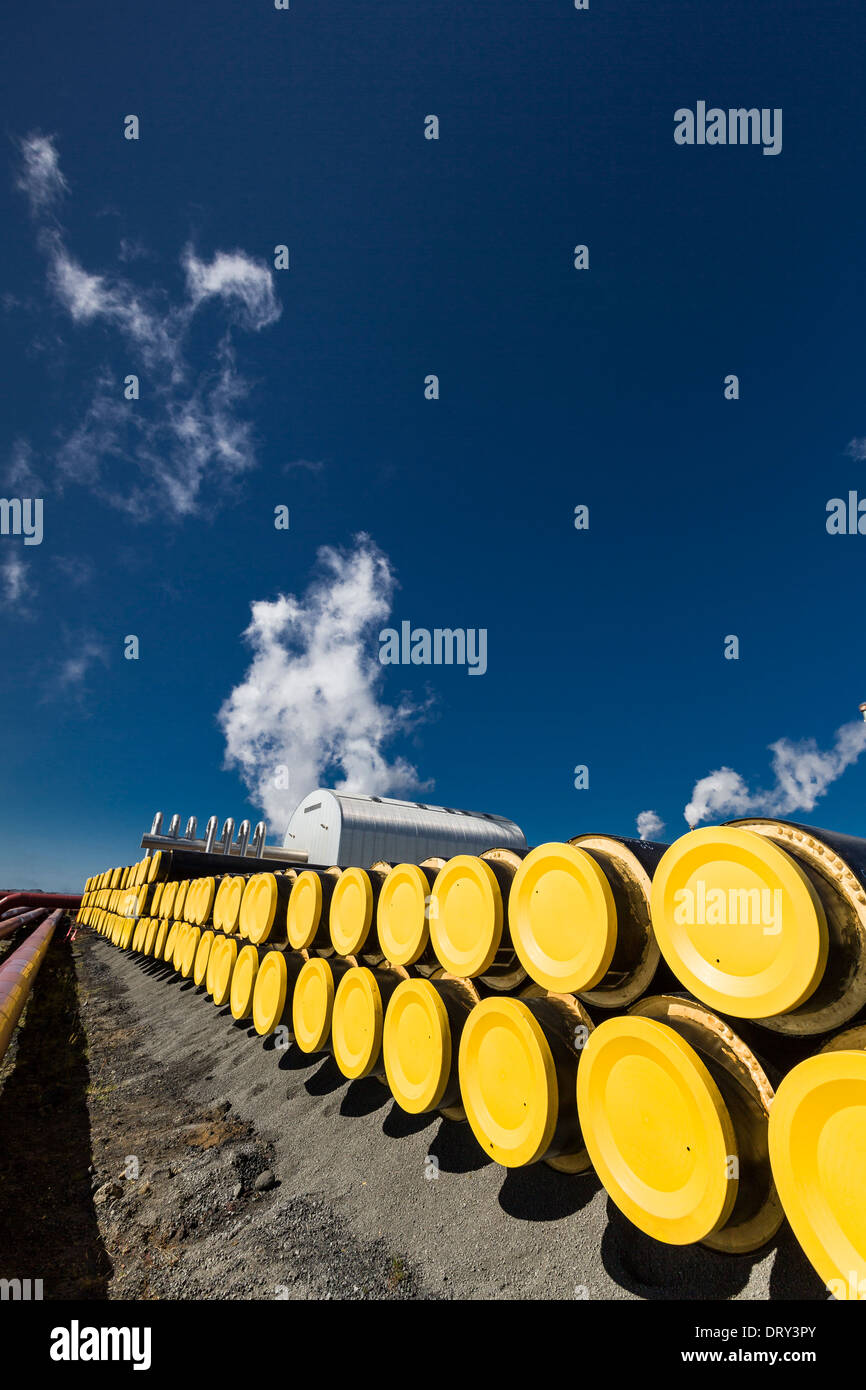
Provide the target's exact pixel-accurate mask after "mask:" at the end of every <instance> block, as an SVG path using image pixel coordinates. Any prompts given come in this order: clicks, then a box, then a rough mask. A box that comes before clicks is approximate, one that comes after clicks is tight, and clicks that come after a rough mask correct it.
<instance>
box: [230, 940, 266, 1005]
mask: <svg viewBox="0 0 866 1390" xmlns="http://www.w3.org/2000/svg"><path fill="white" fill-rule="evenodd" d="M258 973H259V953H258V951H257V949H256V947H255V946H244V947H243V949H242V950H241V951H240V953H239V955H238V958H237V960H236V962H235V968H234V970H233V971H232V985H231V992H230V995H229V1006H230V1008H231V1011H232V1018H236V1019H238V1020H240V1019H242V1018H249V1016H250V1014H251V1013H252V1009H253V993H254V991H255V987H256V976H257V975H258Z"/></svg>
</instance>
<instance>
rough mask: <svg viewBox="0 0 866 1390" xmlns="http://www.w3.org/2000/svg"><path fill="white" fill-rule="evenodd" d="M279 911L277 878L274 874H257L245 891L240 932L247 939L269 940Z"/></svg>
mask: <svg viewBox="0 0 866 1390" xmlns="http://www.w3.org/2000/svg"><path fill="white" fill-rule="evenodd" d="M276 911H277V880H276V879H275V877H274V875H273V874H255V875H254V877H253V878H251V879H250V881H249V883H248V884H247V886H246V890H245V892H244V896H243V900H242V902H241V912H240V933H241V936H245V937H246V938H247V940H249V941H254V942H259V941H267V939H268V937H269V936H270V934H271V928H272V927H273V925H274V917H275V916H276Z"/></svg>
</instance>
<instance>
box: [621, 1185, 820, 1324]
mask: <svg viewBox="0 0 866 1390" xmlns="http://www.w3.org/2000/svg"><path fill="white" fill-rule="evenodd" d="M607 1218H608V1224H607V1227H606V1229H605V1232H604V1236H603V1237H602V1242H601V1258H602V1262H603V1264H604V1267H605V1269H606V1270H607V1272H608V1274H609V1275H610V1277H611V1278H612V1279H615V1280H616V1282H617V1283H618V1284H620V1285H621V1286H622V1287H623V1288H625V1289H629V1290H630V1292H631V1293H635V1294H638V1295H639V1296H640V1297H641V1298H646V1299H650V1300H662V1299H694V1300H696V1301H697V1302H705V1301H706V1300H707V1299H713V1298H716V1299H723V1298H733V1297H734V1296H735V1295H736V1294H738V1293H741V1292H742V1291H743V1289H744V1288H745V1287H746V1285H747V1284H748V1282H749V1279H750V1278H751V1274H752V1269H753V1268H754V1266H755V1265H756V1264H760V1263H761V1261H762V1260H765V1259H766V1258H767V1256H768V1254H770V1253H771V1252H772V1251H773V1249H774V1248H775V1256H774V1260H773V1270H772V1275H771V1278H770V1298H771V1299H809V1300H812V1299H821V1298H826V1297H827V1291H826V1289H825V1288H824V1285H823V1284H822V1283H821V1280H820V1279H819V1278H818V1275H817V1274H816V1273H815V1271H814V1270H813V1269H812V1266H811V1265H810V1264H809V1261H808V1260H807V1259H806V1256H805V1255H804V1254H803V1252H802V1250H801V1249H800V1246H799V1245H798V1243H797V1241H796V1240H795V1238H794V1234H793V1232H792V1231H791V1229H790V1227H789V1226H787V1225H786V1226H783V1227H782V1230H781V1231H780V1233H779V1236H778V1237H777V1240H776V1242H775V1246H774V1245H770V1246H764V1248H763V1249H762V1250H756V1251H754V1252H753V1253H752V1254H750V1255H721V1254H717V1253H716V1252H715V1251H713V1250H707V1249H706V1248H705V1247H704V1246H702V1245H664V1244H663V1243H662V1242H661V1241H658V1240H653V1238H652V1237H651V1236H648V1235H646V1234H645V1233H644V1232H643V1231H639V1230H638V1228H637V1227H636V1226H633V1225H632V1224H631V1222H630V1221H628V1220H627V1219H626V1217H625V1216H623V1214H622V1212H621V1211H620V1210H619V1208H618V1207H617V1206H615V1205H614V1203H613V1202H612V1201H611V1200H610V1199H608V1203H607Z"/></svg>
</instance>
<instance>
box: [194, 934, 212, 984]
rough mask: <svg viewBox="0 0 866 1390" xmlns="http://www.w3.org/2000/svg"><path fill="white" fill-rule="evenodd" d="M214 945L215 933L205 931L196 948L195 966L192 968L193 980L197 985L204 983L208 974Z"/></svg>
mask: <svg viewBox="0 0 866 1390" xmlns="http://www.w3.org/2000/svg"><path fill="white" fill-rule="evenodd" d="M212 945H213V932H212V931H203V932H202V934H201V937H200V939H199V943H198V946H197V948H196V953H195V964H194V965H193V968H192V978H193V980H194V982H195V984H197V985H200V984H201V983H202V981H203V980H204V977H205V975H206V974H207V963H208V960H209V959H210V949H211V946H212Z"/></svg>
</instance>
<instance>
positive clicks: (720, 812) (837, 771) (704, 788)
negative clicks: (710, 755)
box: [683, 720, 866, 825]
mask: <svg viewBox="0 0 866 1390" xmlns="http://www.w3.org/2000/svg"><path fill="white" fill-rule="evenodd" d="M864 750H866V723H864V722H863V721H862V720H857V721H856V722H854V723H851V724H843V725H842V727H841V728H840V729H837V730H836V735H835V741H834V744H833V747H832V748H829V749H826V750H822V749H820V748H819V747H818V745H817V743H816V742H815V740H814V739H813V738H810V739H802V740H800V741H797V742H793V741H792V740H790V739H786V738H782V739H779V740H778V741H777V742H776V743H771V744H770V752H771V753H772V754H773V758H772V764H771V767H772V771H773V774H774V777H775V784H774V786H772V787H771V788H769V790H766V791H756V792H754V793H753V792H750V791H749V788H748V785H747V784H746V782H745V781H744V779H743V778H742V777H741V776H740V774H739V773H738V772H735V771H734V769H733V768H731V767H720V768H718V769H717V770H716V771H715V772H711V773H709V775H708V776H706V777H701V778H700V780H699V781H697V782H696V783H695V785H694V788H693V790H692V797H691V801H690V802H689V803H688V805H687V806H686V808H685V810H684V812H683V815H684V816H685V818H686V821H687V822H688V824H689V825H698V824H700V822H701V821H705V820H733V819H735V818H737V817H739V816H750V815H766V816H782V817H785V816H790V815H792V814H793V813H794V812H795V811H812V810H814V808H815V806H816V805H817V803H818V801H820V799H821V797H822V796H824V794H825V792H826V791H827V788H828V787H829V786H830V785H831V784H832V783H833V782H835V781H836V780H837V778H839V777H841V776H842V773H843V772H844V771H845V770H846V768H849V767H851V765H852V764H853V763H855V762H856V761H857V759H858V758H859V757H860V754H861V753H862V752H863V751H864Z"/></svg>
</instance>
